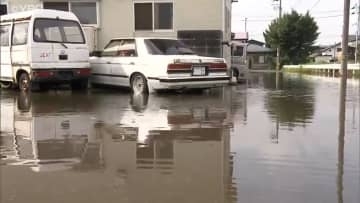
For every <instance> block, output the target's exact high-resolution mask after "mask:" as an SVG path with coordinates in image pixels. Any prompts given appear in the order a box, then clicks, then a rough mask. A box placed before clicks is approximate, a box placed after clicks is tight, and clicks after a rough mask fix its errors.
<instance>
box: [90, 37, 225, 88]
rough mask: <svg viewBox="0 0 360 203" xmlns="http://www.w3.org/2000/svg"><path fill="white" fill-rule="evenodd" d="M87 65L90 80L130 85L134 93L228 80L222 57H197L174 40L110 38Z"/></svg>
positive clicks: (202, 85)
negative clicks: (88, 65) (90, 72)
mask: <svg viewBox="0 0 360 203" xmlns="http://www.w3.org/2000/svg"><path fill="white" fill-rule="evenodd" d="M90 66H91V71H92V77H91V83H93V84H101V85H112V86H123V87H130V88H131V90H132V91H133V92H134V93H148V92H149V91H151V90H155V91H157V90H162V89H190V88H196V89H205V88H212V87H219V86H224V85H226V84H228V82H229V79H230V77H229V75H228V69H227V65H226V63H225V60H224V59H223V58H211V57H202V56H198V55H196V54H195V53H194V52H193V51H191V50H190V49H189V48H187V47H186V46H185V45H184V44H183V43H182V42H181V41H179V40H176V39H160V38H126V39H112V40H111V41H110V42H109V43H108V45H106V46H105V49H104V50H103V51H102V52H101V53H98V56H92V57H91V58H90Z"/></svg>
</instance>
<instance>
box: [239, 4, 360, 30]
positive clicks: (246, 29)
mask: <svg viewBox="0 0 360 203" xmlns="http://www.w3.org/2000/svg"><path fill="white" fill-rule="evenodd" d="M359 1H360V0H359ZM246 32H247V18H245V33H246Z"/></svg>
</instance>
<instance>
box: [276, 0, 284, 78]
mask: <svg viewBox="0 0 360 203" xmlns="http://www.w3.org/2000/svg"><path fill="white" fill-rule="evenodd" d="M274 1H279V19H278V21H280V20H281V16H282V0H274ZM280 63H281V61H280V43H279V45H278V47H277V49H276V71H279V70H280Z"/></svg>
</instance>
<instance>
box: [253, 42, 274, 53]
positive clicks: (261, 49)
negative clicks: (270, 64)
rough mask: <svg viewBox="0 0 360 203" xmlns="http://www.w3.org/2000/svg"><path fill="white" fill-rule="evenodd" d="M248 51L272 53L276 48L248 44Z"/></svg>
mask: <svg viewBox="0 0 360 203" xmlns="http://www.w3.org/2000/svg"><path fill="white" fill-rule="evenodd" d="M247 52H248V53H271V52H274V50H272V49H270V48H267V47H263V46H259V45H257V44H249V45H248V46H247Z"/></svg>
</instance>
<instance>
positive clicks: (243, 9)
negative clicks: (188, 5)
mask: <svg viewBox="0 0 360 203" xmlns="http://www.w3.org/2000/svg"><path fill="white" fill-rule="evenodd" d="M238 1H239V2H238V3H233V5H232V6H233V11H232V12H233V14H232V31H233V32H244V30H245V20H244V19H245V17H246V18H247V19H248V21H247V31H248V32H249V35H250V39H257V40H261V41H264V38H263V35H262V33H263V32H264V31H265V29H266V28H267V27H268V25H269V24H270V22H271V20H272V19H274V18H276V17H277V16H278V10H277V8H275V7H274V5H275V3H274V2H273V0H238ZM282 1H283V11H284V12H290V11H291V9H294V10H296V11H297V12H300V13H306V11H308V10H309V11H310V14H311V15H312V16H313V17H314V18H315V20H316V22H317V24H318V26H319V32H320V33H321V34H320V36H319V38H318V41H317V44H323V45H325V44H333V43H335V42H340V41H341V33H342V20H343V18H342V14H343V7H344V5H343V2H344V1H343V0H282ZM356 2H358V0H351V6H350V7H353V6H355V5H356ZM356 21H357V16H356V15H351V16H350V34H354V33H355V32H356Z"/></svg>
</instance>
